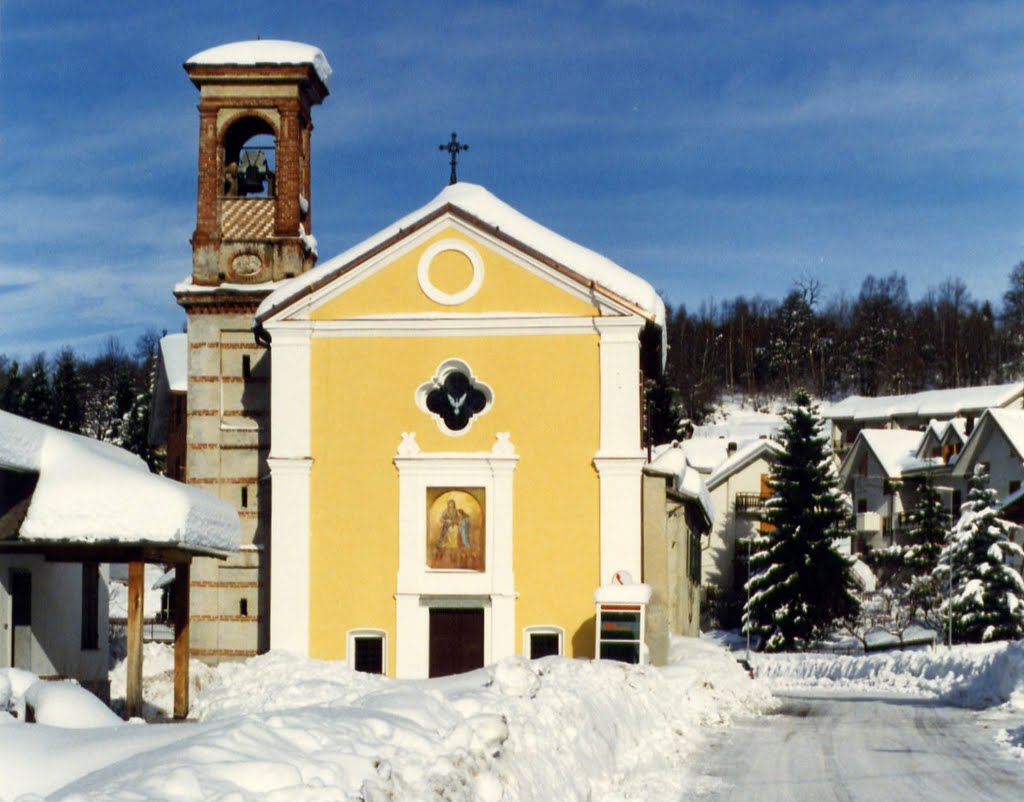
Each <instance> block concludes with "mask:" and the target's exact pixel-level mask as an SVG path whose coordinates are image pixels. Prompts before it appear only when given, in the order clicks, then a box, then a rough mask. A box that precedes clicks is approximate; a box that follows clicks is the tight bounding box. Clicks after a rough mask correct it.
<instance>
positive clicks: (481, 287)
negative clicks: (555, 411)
mask: <svg viewBox="0 0 1024 802" xmlns="http://www.w3.org/2000/svg"><path fill="white" fill-rule="evenodd" d="M496 234H497V232H495V231H491V230H487V229H486V228H481V227H478V226H476V225H474V224H473V222H472V221H469V220H467V219H465V216H464V215H460V214H459V213H458V211H457V210H448V211H447V212H445V213H443V214H440V215H437V217H436V218H435V219H433V220H430V221H428V222H426V223H424V224H423V225H422V226H419V227H417V228H415V229H413V230H405V231H403V232H402V234H401V235H400V236H398V237H396V238H395V239H394V241H392V242H389V243H387V245H386V246H385V247H382V248H379V249H377V250H376V251H375V252H369V253H364V254H354V255H353V258H352V259H351V261H350V262H349V263H348V264H345V265H338V266H337V269H336V270H335V271H333V273H332V274H328V275H326V276H324V277H323V279H322V280H321V282H319V285H318V286H315V287H314V288H312V289H311V291H310V292H309V293H307V294H306V295H304V296H303V297H301V298H299V299H297V300H296V301H295V302H293V303H291V304H288V305H287V307H286V308H284V309H280V310H278V311H277V312H276V313H275V315H274V317H275V318H277V319H288V320H345V319H353V318H368V317H372V318H386V317H389V316H402V317H408V316H426V317H430V316H451V315H458V316H486V315H508V316H558V317H592V316H595V315H607V314H636V313H637V312H638V311H639V310H637V309H635V308H632V307H633V305H631V304H629V303H627V302H624V301H623V299H619V298H616V297H614V295H612V294H610V293H608V292H607V291H605V292H601V291H600V289H598V288H596V287H595V285H594V282H592V281H589V280H587V279H586V278H584V277H583V276H580V275H578V274H576V273H574V272H573V271H572V270H570V269H569V268H566V267H565V266H563V265H560V264H559V263H557V262H556V261H555V260H553V259H551V258H550V257H547V256H546V255H545V254H542V253H539V252H537V251H533V250H532V249H529V248H527V247H517V246H518V245H519V243H515V242H510V241H509V240H508V239H507V238H503V237H501V236H497V235H496ZM645 317H646V316H645Z"/></svg>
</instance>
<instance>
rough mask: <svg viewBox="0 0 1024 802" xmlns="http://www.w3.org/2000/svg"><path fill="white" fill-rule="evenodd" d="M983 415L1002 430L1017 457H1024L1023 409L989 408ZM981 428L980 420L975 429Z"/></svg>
mask: <svg viewBox="0 0 1024 802" xmlns="http://www.w3.org/2000/svg"><path fill="white" fill-rule="evenodd" d="M985 415H986V416H988V417H989V418H991V419H992V421H993V422H994V423H995V424H996V425H997V426H999V428H1000V429H1002V430H1003V433H1004V434H1005V435H1006V439H1007V440H1008V441H1009V442H1010V445H1011V446H1013V449H1014V451H1016V452H1017V459H1021V458H1022V457H1024V409H989V410H986V411H985ZM980 428H981V421H978V426H977V427H975V431H977V430H978V429H980Z"/></svg>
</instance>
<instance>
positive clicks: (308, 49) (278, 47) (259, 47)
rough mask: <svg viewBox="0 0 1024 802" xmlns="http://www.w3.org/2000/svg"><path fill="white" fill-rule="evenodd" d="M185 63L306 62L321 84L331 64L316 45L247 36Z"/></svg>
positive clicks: (327, 74) (196, 56) (206, 51)
mask: <svg viewBox="0 0 1024 802" xmlns="http://www.w3.org/2000/svg"><path fill="white" fill-rule="evenodd" d="M185 64H186V65H188V64H203V65H222V64H239V65H246V66H257V65H262V64H278V65H285V64H310V65H312V67H313V69H314V70H316V74H317V75H318V76H319V77H320V80H321V81H323V82H324V86H326V85H327V83H328V81H330V78H331V65H330V64H328V63H327V57H326V56H325V55H324V52H323V51H322V50H321V49H320V48H319V47H315V46H313V45H306V44H303V43H302V42H289V41H286V40H284V39H251V40H249V41H246V42H231V43H229V44H224V45H217V46H216V47H211V48H209V49H208V50H204V51H202V52H201V53H196V54H195V55H194V56H192V58H190V59H189V60H188V61H186V62H185Z"/></svg>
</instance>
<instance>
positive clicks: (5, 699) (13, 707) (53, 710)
mask: <svg viewBox="0 0 1024 802" xmlns="http://www.w3.org/2000/svg"><path fill="white" fill-rule="evenodd" d="M26 707H28V708H31V709H32V714H33V716H34V718H35V721H36V722H37V723H39V724H48V725H50V726H53V727H63V728H65V729H92V728H96V727H115V726H117V725H119V724H123V723H124V722H123V721H121V719H120V718H118V717H117V716H116V715H114V714H113V713H112V712H111V710H110V708H109V707H107V706H106V705H105V704H103V702H101V701H100V700H99V699H97V698H96V697H95V696H93V695H92V694H91V693H89V691H87V690H85V688H83V687H81V686H80V685H79V684H78V683H77V682H75V681H74V680H62V681H59V682H49V681H44V680H40V679H39V677H37V676H36V675H35V674H33V673H31V672H30V671H24V670H22V669H20V668H3V669H0V718H2V719H3V721H2V722H0V723H10V722H12V721H14V720H15V719H14V718H12V717H11V716H9V715H7V713H8V712H10V713H13V714H15V715H16V716H17V718H18V719H19V720H21V721H24V720H25V710H26ZM0 776H2V774H0Z"/></svg>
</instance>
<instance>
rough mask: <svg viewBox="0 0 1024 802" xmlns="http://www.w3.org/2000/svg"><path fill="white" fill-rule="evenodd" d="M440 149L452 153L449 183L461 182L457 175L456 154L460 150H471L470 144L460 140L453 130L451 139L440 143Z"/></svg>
mask: <svg viewBox="0 0 1024 802" xmlns="http://www.w3.org/2000/svg"><path fill="white" fill-rule="evenodd" d="M438 150H446V151H448V152H449V153H450V154H451V156H452V160H451V162H449V164H451V166H452V174H451V177H450V178H449V179H448V185H449V186H451V185H452V184H457V183H458V182H459V179H458V178H457V177H456V175H455V160H456V156H457V155H458V153H459V151H460V150H469V145H463V144H462V143H461V142H459V138H458V134H456V133H455V132H454V131H452V139H451V141H450V142H448V143H446V144H444V145H438Z"/></svg>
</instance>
